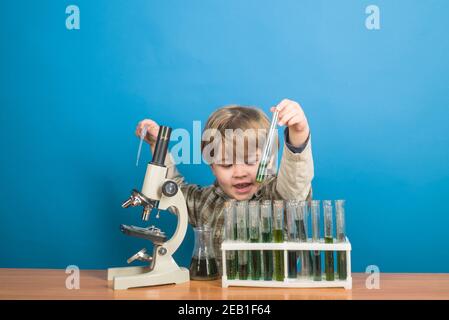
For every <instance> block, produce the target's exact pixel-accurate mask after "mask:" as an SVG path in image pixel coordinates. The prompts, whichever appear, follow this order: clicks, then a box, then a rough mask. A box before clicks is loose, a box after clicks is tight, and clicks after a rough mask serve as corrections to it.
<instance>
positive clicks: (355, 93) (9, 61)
mask: <svg viewBox="0 0 449 320" xmlns="http://www.w3.org/2000/svg"><path fill="white" fill-rule="evenodd" d="M70 4H76V5H78V6H79V8H80V10H81V29H80V30H72V31H69V30H67V29H66V27H65V19H66V17H67V15H66V14H65V8H66V7H67V6H68V5H70ZM370 4H376V5H378V6H379V7H380V10H381V29H380V30H377V31H370V30H368V29H367V28H366V27H365V19H366V17H367V15H366V14H365V8H366V7H367V6H368V5H370ZM448 11H449V2H448V1H446V0H440V1H437V0H434V1H410V0H396V1H380V0H370V1H360V0H351V1H350V0H341V1H331V0H328V1H317V0H309V1H298V0H294V1H260V0H257V1H256V0H253V1H193V0H192V1H167V0H164V1H143V0H133V1H111V0H108V1H99V0H96V1H87V0H74V1H71V2H67V1H50V0H46V1H23V0H21V1H12V0H9V1H1V4H0V37H1V38H0V39H1V51H0V58H1V59H0V70H1V71H0V110H1V111H0V112H1V126H0V130H1V131H0V141H1V150H2V152H1V168H0V181H1V190H0V197H1V201H0V214H1V221H0V267H27V268H65V267H66V266H67V265H69V264H75V265H78V266H79V267H80V268H81V269H86V268H91V269H95V268H99V269H100V268H101V269H103V268H107V267H111V266H124V265H126V262H125V260H126V258H128V257H129V256H131V255H132V254H134V253H135V252H136V251H138V250H140V249H141V248H142V247H144V246H145V245H147V243H145V242H144V241H143V240H139V239H133V238H130V237H126V236H124V235H123V234H121V233H120V231H119V228H118V227H119V225H120V223H126V224H140V223H141V221H140V211H141V210H140V209H137V208H133V209H127V210H125V209H122V208H121V207H120V204H121V202H122V201H123V200H125V199H126V198H127V197H128V195H129V192H130V190H131V189H132V188H134V187H138V188H139V187H140V186H141V183H142V180H143V175H144V172H145V166H139V167H138V168H136V167H135V156H136V151H137V146H138V140H137V139H136V137H135V136H134V129H135V125H136V124H137V122H138V121H139V120H141V119H143V118H152V119H155V120H156V121H158V122H159V123H161V124H166V125H169V126H171V127H173V128H186V129H188V130H189V131H190V132H192V121H193V120H201V121H203V124H204V121H205V120H206V119H207V117H208V115H209V114H210V113H211V112H212V111H213V110H215V109H216V108H217V107H219V106H222V105H225V104H229V103H238V104H251V105H258V106H260V107H262V108H263V109H264V110H265V111H268V109H269V107H270V106H271V105H273V104H275V103H277V102H279V101H280V100H281V99H282V98H290V99H293V100H296V101H298V102H300V104H301V105H302V107H303V109H304V110H305V112H306V115H307V117H308V119H309V122H310V126H311V130H312V134H313V152H314V160H315V179H314V183H313V186H314V196H315V198H317V199H325V198H330V199H337V198H345V199H347V233H348V235H349V237H350V239H351V242H352V245H353V269H354V271H358V272H363V271H365V268H366V267H367V266H368V265H370V264H375V265H377V266H378V267H379V268H380V271H381V272H449V250H448V244H449V241H448V238H447V237H446V235H447V234H446V232H447V230H448V226H449V214H448V213H449V212H448V209H447V208H448V206H447V203H448V200H447V196H448V195H449V192H448V190H449V165H448V160H449V159H448V155H449V139H448V132H449V131H448V125H447V121H448V119H449V59H448V54H449V41H448V39H449V37H448V30H449V20H448V19H447V12H448ZM142 159H143V160H144V161H147V160H149V159H150V152H149V150H148V149H145V151H144V152H143V156H142ZM142 162H143V161H142ZM142 162H141V163H142ZM180 170H181V171H182V173H183V174H184V175H185V177H186V178H187V180H188V181H189V182H194V183H198V184H205V185H207V184H210V183H212V182H213V176H212V174H211V172H210V170H209V168H208V167H207V166H206V165H204V164H203V165H181V166H180ZM154 219H155V218H154V216H153V218H152V219H151V221H150V222H151V223H157V224H158V225H159V226H161V227H162V228H163V229H164V230H167V232H169V233H170V232H172V231H173V229H174V223H175V221H176V220H175V218H174V217H173V216H171V215H168V214H163V215H161V219H160V220H159V221H156V220H154ZM192 248H193V232H192V230H191V229H190V228H189V231H188V234H187V238H186V240H185V242H184V243H183V245H182V247H181V249H180V250H179V251H178V252H177V253H176V255H175V258H176V259H177V260H178V261H179V262H180V264H182V265H184V266H188V265H189V262H190V256H191V252H192Z"/></svg>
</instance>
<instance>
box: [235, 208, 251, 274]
mask: <svg viewBox="0 0 449 320" xmlns="http://www.w3.org/2000/svg"><path fill="white" fill-rule="evenodd" d="M236 216H237V237H238V241H240V242H248V201H237V203H236ZM238 263H239V271H238V272H239V279H240V280H247V279H248V273H249V268H248V251H247V250H239V251H238Z"/></svg>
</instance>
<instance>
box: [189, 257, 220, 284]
mask: <svg viewBox="0 0 449 320" xmlns="http://www.w3.org/2000/svg"><path fill="white" fill-rule="evenodd" d="M218 277H219V274H218V267H217V262H216V260H215V258H207V259H198V258H192V261H191V263H190V279H192V280H215V279H218Z"/></svg>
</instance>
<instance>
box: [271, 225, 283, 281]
mask: <svg viewBox="0 0 449 320" xmlns="http://www.w3.org/2000/svg"><path fill="white" fill-rule="evenodd" d="M273 240H274V242H276V243H279V242H283V241H284V234H283V231H282V230H281V229H274V230H273ZM274 280H276V281H284V252H283V251H280V250H276V251H274Z"/></svg>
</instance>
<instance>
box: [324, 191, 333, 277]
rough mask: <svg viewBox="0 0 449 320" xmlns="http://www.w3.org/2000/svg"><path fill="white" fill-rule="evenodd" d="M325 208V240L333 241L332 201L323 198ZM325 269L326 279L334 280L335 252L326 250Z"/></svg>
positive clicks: (326, 241) (327, 241)
mask: <svg viewBox="0 0 449 320" xmlns="http://www.w3.org/2000/svg"><path fill="white" fill-rule="evenodd" d="M323 208H324V242H325V243H333V242H334V237H333V221H332V202H331V201H330V200H323ZM324 269H325V273H326V280H327V281H333V280H334V279H335V275H334V252H333V251H326V253H325V256H324Z"/></svg>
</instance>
